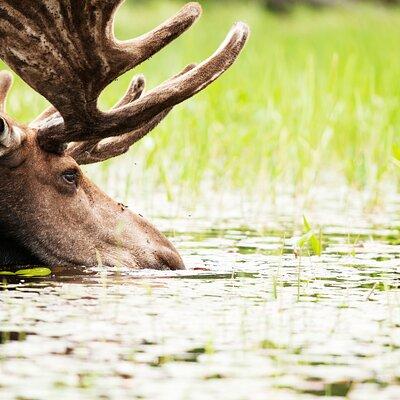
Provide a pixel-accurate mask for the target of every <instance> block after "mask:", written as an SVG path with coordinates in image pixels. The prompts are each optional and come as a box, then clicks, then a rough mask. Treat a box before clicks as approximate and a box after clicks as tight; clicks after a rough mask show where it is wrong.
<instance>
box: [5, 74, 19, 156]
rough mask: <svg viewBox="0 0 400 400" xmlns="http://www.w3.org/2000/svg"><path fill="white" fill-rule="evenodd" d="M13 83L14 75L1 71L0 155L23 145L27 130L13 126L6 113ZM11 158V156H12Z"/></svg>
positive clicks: (11, 151) (9, 152)
mask: <svg viewBox="0 0 400 400" xmlns="http://www.w3.org/2000/svg"><path fill="white" fill-rule="evenodd" d="M12 83H13V76H12V75H11V73H10V72H8V71H0V113H1V114H2V115H0V157H4V156H6V155H9V154H11V153H13V152H14V151H15V150H16V149H18V148H19V147H20V146H21V143H22V142H23V140H24V138H25V132H24V131H23V130H22V129H20V128H18V127H17V126H12V125H11V124H10V123H9V122H8V120H7V118H6V116H5V115H4V114H5V111H6V101H7V95H8V93H9V91H10V88H11V86H12ZM10 159H11V158H10Z"/></svg>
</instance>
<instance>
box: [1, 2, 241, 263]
mask: <svg viewBox="0 0 400 400" xmlns="http://www.w3.org/2000/svg"><path fill="white" fill-rule="evenodd" d="M122 2H123V0H35V1H32V0H2V1H1V3H0V58H1V59H2V60H3V61H4V62H5V63H6V64H8V66H9V67H10V68H11V69H12V70H13V71H14V72H15V73H16V74H17V75H18V76H20V77H21V78H22V79H23V80H24V81H25V82H26V83H27V84H28V85H29V86H31V87H32V88H33V89H34V90H35V91H37V92H38V93H40V94H41V95H42V96H44V97H45V98H46V99H47V100H48V101H49V102H50V104H51V106H50V108H48V109H47V110H45V111H44V112H43V113H42V114H41V115H40V116H39V117H38V118H37V119H36V120H34V121H33V122H32V123H30V124H29V125H22V124H20V123H18V122H16V121H14V120H13V119H12V118H10V116H9V115H7V114H6V98H7V93H8V92H9V89H10V87H11V85H12V75H11V74H10V73H9V72H6V71H3V72H1V73H0V265H7V266H12V265H28V264H29V265H59V266H65V267H81V266H86V267H92V266H96V265H98V263H99V258H100V260H101V262H102V264H103V265H106V266H109V267H114V266H121V265H122V266H126V267H132V268H138V269H139V268H153V269H170V270H177V269H184V268H185V266H184V263H183V261H182V258H181V257H180V255H179V254H178V252H177V250H176V249H175V248H174V246H173V245H172V244H171V243H170V241H168V240H167V238H166V237H164V236H163V235H162V234H161V233H160V232H159V231H158V230H157V229H156V228H155V227H153V226H152V225H151V224H150V223H149V222H148V221H147V220H145V219H144V218H143V217H142V216H140V215H136V214H134V213H133V212H131V211H130V210H128V209H126V208H125V207H124V206H122V205H121V204H119V203H117V202H116V201H114V200H112V199H111V198H110V197H108V196H107V195H106V194H105V193H104V192H102V191H101V190H100V189H99V188H98V187H97V186H96V185H95V184H93V183H92V182H91V181H90V180H89V179H88V178H87V177H86V176H85V175H84V174H83V173H82V171H81V169H80V167H79V166H80V165H83V164H90V163H97V162H101V161H104V160H107V159H109V158H111V157H116V156H118V155H120V154H122V153H125V152H127V151H128V149H129V148H130V146H131V145H133V144H134V143H136V142H137V141H138V140H140V139H141V138H143V137H144V136H145V135H146V134H147V133H149V132H150V131H151V130H152V129H153V128H155V127H156V126H157V124H159V123H160V121H161V120H163V119H164V118H165V117H166V116H167V114H168V113H169V112H170V111H171V109H172V108H173V107H174V106H175V105H177V104H179V103H181V102H183V101H184V100H186V99H188V98H190V97H191V96H193V95H195V94H196V93H198V92H199V91H201V90H203V89H204V88H206V87H207V86H208V85H209V84H210V83H212V82H213V81H215V80H216V79H217V78H218V77H219V76H220V75H221V74H222V73H223V72H224V71H226V70H227V69H228V68H229V67H230V66H231V65H232V64H233V62H234V61H235V60H236V58H237V56H238V55H239V53H240V51H241V50H242V48H243V47H244V45H245V42H246V40H247V37H248V35H249V29H248V27H247V25H245V24H244V23H241V22H239V23H236V24H235V25H234V26H233V28H232V29H231V31H230V32H229V34H228V36H227V38H226V39H225V41H224V43H223V44H222V45H221V46H220V47H219V48H218V50H217V51H216V52H215V53H214V54H213V55H212V56H211V57H209V58H208V59H206V60H205V61H203V62H201V63H200V64H198V65H195V64H192V65H189V66H187V67H186V68H184V69H183V71H181V72H180V73H179V74H177V75H176V76H173V77H172V78H170V79H168V80H167V81H165V82H164V83H162V84H161V85H159V86H157V87H156V88H154V89H152V90H149V91H147V92H145V91H144V88H145V80H144V77H143V76H137V77H135V78H134V79H133V80H132V82H131V84H130V86H129V88H128V90H127V92H126V94H125V95H124V97H123V98H122V99H121V100H120V101H119V103H118V104H116V106H115V107H114V108H112V109H111V110H109V111H106V112H104V111H100V110H99V108H98V106H97V102H98V97H99V95H100V93H101V92H102V91H103V89H104V88H105V87H107V86H108V85H109V84H110V83H111V82H112V81H114V80H115V79H116V78H118V77H119V76H120V75H122V74H123V73H125V72H127V71H128V70H131V69H132V68H134V67H136V66H137V65H139V64H140V63H142V62H143V61H145V60H147V59H148V58H150V57H151V56H153V55H154V54H155V53H156V52H158V51H159V50H161V49H162V48H163V47H164V46H166V45H167V44H169V43H170V42H171V41H172V40H174V39H175V38H177V37H178V36H179V35H181V34H182V33H183V32H184V31H186V30H187V29H188V28H189V27H190V26H191V25H192V24H193V23H194V22H195V21H196V20H197V18H198V17H199V16H200V14H201V7H200V5H199V4H197V3H188V4H187V5H185V6H184V7H183V8H182V9H181V10H180V11H179V12H178V13H177V14H176V15H175V16H174V17H172V18H170V19H168V20H167V21H165V22H164V23H162V24H161V25H159V26H158V27H156V28H155V29H153V30H152V31H150V32H148V33H145V34H143V35H141V36H139V37H137V38H135V39H132V40H128V41H120V40H118V39H117V38H116V37H115V36H114V29H113V22H114V16H115V13H116V11H117V9H118V7H119V6H120V5H121V3H122Z"/></svg>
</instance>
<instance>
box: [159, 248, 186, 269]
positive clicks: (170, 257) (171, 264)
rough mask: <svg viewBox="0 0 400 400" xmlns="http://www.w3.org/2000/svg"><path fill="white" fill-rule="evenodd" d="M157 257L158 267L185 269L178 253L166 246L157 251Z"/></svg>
mask: <svg viewBox="0 0 400 400" xmlns="http://www.w3.org/2000/svg"><path fill="white" fill-rule="evenodd" d="M157 258H158V259H159V261H160V269H169V270H173V271H175V270H182V269H186V268H185V264H184V263H183V260H182V258H181V257H180V255H179V254H178V253H177V252H176V251H173V250H171V249H169V248H167V247H165V248H162V249H160V250H159V251H158V252H157Z"/></svg>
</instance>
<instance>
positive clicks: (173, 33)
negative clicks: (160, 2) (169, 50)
mask: <svg viewBox="0 0 400 400" xmlns="http://www.w3.org/2000/svg"><path fill="white" fill-rule="evenodd" d="M201 13H202V9H201V6H200V4H198V3H195V2H192V3H188V4H186V5H185V6H184V7H183V8H182V9H181V10H180V11H179V12H178V13H177V14H176V15H175V16H174V17H172V18H170V19H168V20H167V21H165V22H164V23H163V24H161V25H159V26H158V27H157V28H155V29H153V30H152V31H150V32H148V33H146V34H144V35H142V36H139V37H137V38H135V39H132V40H129V41H126V42H119V43H118V44H119V45H121V46H122V47H123V48H124V50H125V51H126V52H127V53H128V55H129V59H131V60H132V61H133V62H132V63H131V64H130V66H129V69H131V68H133V67H135V66H136V65H138V64H140V63H142V62H143V61H145V60H147V59H148V58H150V57H151V56H152V55H154V54H155V53H157V52H158V51H160V50H161V49H162V48H163V47H165V46H166V45H167V44H169V43H170V42H172V41H173V40H174V39H176V38H177V37H178V36H179V35H181V34H182V33H183V32H184V31H186V30H187V29H188V28H189V27H190V26H191V25H193V23H194V22H195V21H196V20H197V19H198V18H199V17H200V16H201ZM132 54H135V56H134V57H132Z"/></svg>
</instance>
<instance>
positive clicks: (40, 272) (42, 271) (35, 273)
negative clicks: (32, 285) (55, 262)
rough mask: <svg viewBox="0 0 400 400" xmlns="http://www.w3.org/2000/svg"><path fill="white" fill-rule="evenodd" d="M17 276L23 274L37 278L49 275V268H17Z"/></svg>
mask: <svg viewBox="0 0 400 400" xmlns="http://www.w3.org/2000/svg"><path fill="white" fill-rule="evenodd" d="M15 275H17V276H24V277H27V278H39V277H44V276H49V275H51V269H50V268H43V267H42V268H27V269H19V270H18V271H16V272H15Z"/></svg>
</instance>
